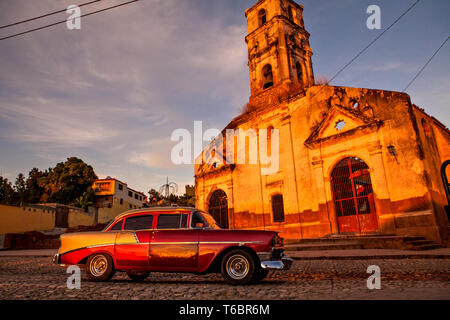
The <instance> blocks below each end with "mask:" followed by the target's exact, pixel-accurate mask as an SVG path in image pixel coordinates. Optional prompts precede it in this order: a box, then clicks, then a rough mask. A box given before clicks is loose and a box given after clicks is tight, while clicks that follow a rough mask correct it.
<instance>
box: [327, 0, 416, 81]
mask: <svg viewBox="0 0 450 320" xmlns="http://www.w3.org/2000/svg"><path fill="white" fill-rule="evenodd" d="M419 1H420V0H417V1H416V2H414V4H413V5H412V6H410V7H409V8H408V10H406V11H405V12H403V13H402V14H401V15H400V16H399V17H398V18H397V19H396V20H395V21H394V22H393V23H392V24H391V25H390V26H389V27H387V28H386V30H384V31H383V32H382V33H380V34H379V35H378V36H377V37H376V38H375V39H373V40H372V41H371V42H370V43H369V44H368V45H367V46H366V47H365V48H364V49H362V50H361V51H360V52H359V53H358V54H357V55H356V56H354V57H353V58H352V59H351V60H350V61H349V62H348V63H347V64H346V65H344V66H343V67H342V68H341V69H340V70H339V71H338V72H337V73H336V74H335V75H334V76H333V77H332V78H331V79H330V81H329V83H331V81H333V80H334V79H335V78H336V77H337V76H338V75H339V74H340V73H341V72H342V71H344V70H345V69H346V68H347V67H348V66H349V65H350V64H352V63H353V61H355V60H356V59H358V58H359V56H361V55H362V54H363V53H364V52H365V51H366V50H367V49H369V47H371V46H372V45H373V44H374V43H375V42H376V41H377V40H378V39H380V38H381V37H382V36H383V35H384V34H385V33H386V32H387V31H389V29H391V28H392V27H393V26H394V25H395V24H396V23H397V22H399V21H400V19H402V18H403V17H404V16H405V15H406V14H407V13H408V12H409V11H411V10H412V8H414V7H415V6H416V5H417V4H418V3H419Z"/></svg>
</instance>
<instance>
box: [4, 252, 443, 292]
mask: <svg viewBox="0 0 450 320" xmlns="http://www.w3.org/2000/svg"><path fill="white" fill-rule="evenodd" d="M369 265H378V266H379V267H380V268H381V289H380V290H369V289H367V286H366V281H367V278H368V277H369V276H370V275H369V274H367V273H366V270H367V267H368V266H369ZM68 276H69V274H67V273H66V269H64V268H61V267H59V266H56V265H53V264H52V263H51V262H50V258H48V257H0V299H89V300H92V299H139V300H140V299H163V300H174V299H233V300H234V299H256V300H259V299H268V300H280V299H282V300H289V299H450V260H449V259H404V260H339V261H338V260H308V261H295V262H294V264H293V266H292V268H291V270H289V271H284V272H280V271H277V272H272V273H271V274H269V276H268V277H267V278H266V279H265V280H264V281H263V282H261V283H260V284H256V285H248V286H230V285H228V284H226V283H225V282H224V281H223V279H222V276H221V275H220V274H209V275H194V274H170V273H153V274H151V275H150V276H149V277H148V278H147V279H146V281H145V282H142V283H134V282H131V281H130V280H129V279H128V277H127V275H126V274H125V273H121V272H118V273H116V275H115V276H114V278H113V279H112V280H111V281H109V282H107V283H92V282H89V281H87V279H86V276H85V274H84V270H82V280H81V289H80V290H77V289H75V290H69V289H67V286H66V281H67V278H68Z"/></svg>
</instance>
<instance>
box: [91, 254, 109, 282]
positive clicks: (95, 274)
mask: <svg viewBox="0 0 450 320" xmlns="http://www.w3.org/2000/svg"><path fill="white" fill-rule="evenodd" d="M114 273H115V269H114V263H113V260H112V258H111V257H110V256H109V255H108V254H105V253H99V254H93V255H91V256H90V257H89V258H88V259H87V262H86V274H87V277H88V278H89V280H91V281H107V280H109V279H111V278H112V276H113V275H114Z"/></svg>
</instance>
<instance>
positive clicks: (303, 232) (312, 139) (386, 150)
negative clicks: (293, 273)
mask: <svg viewBox="0 0 450 320" xmlns="http://www.w3.org/2000/svg"><path fill="white" fill-rule="evenodd" d="M245 16H246V18H247V21H248V35H247V36H246V38H245V40H246V42H247V44H248V56H249V61H248V65H249V74H250V87H251V96H250V98H249V103H248V108H247V110H246V112H245V113H243V114H242V115H240V116H238V117H236V118H234V119H233V120H232V121H231V122H230V123H229V124H228V126H227V127H226V128H225V129H224V130H223V135H222V137H223V138H221V137H218V138H217V139H216V140H214V141H213V142H211V144H210V145H209V146H207V147H206V148H205V149H204V150H203V152H202V155H201V156H200V157H199V158H198V159H196V165H195V195H196V206H197V208H199V209H202V210H205V211H207V212H210V213H211V214H212V215H213V216H214V217H215V218H216V220H217V221H218V222H219V223H220V224H221V225H222V226H223V227H230V228H236V229H266V230H279V231H282V236H284V237H285V238H287V239H302V238H315V237H322V236H326V235H330V234H355V235H363V234H372V233H376V234H397V235H417V236H424V237H427V238H428V239H430V240H435V241H438V242H441V241H443V240H444V239H446V238H448V236H449V221H448V212H446V209H445V207H446V206H447V204H448V202H447V198H446V194H445V190H444V185H443V183H442V179H441V174H440V170H441V167H442V164H443V163H444V162H445V161H446V160H447V159H450V131H449V130H448V129H447V128H446V127H445V126H444V125H443V124H442V123H440V122H439V121H438V120H437V119H435V118H433V117H431V116H429V115H428V114H426V113H425V112H424V110H423V109H421V108H419V107H417V106H415V105H413V104H412V103H411V100H410V97H409V96H408V94H406V93H400V92H393V91H384V90H374V89H363V88H351V87H336V86H330V85H315V79H314V73H313V67H312V63H311V56H312V50H311V48H310V45H309V33H308V32H307V31H306V30H305V26H304V23H303V18H302V16H303V6H301V5H299V4H297V3H295V2H294V1H291V0H260V1H258V2H257V3H256V4H255V5H254V6H253V7H251V8H249V9H247V10H246V12H245ZM229 129H234V130H236V129H241V130H245V132H250V131H251V130H252V129H253V130H256V141H258V142H259V143H256V144H255V145H256V148H257V149H258V150H257V152H256V154H257V155H260V154H261V149H260V143H261V141H264V139H267V143H268V146H269V147H268V148H271V147H270V146H272V141H271V139H272V137H275V136H274V135H273V134H274V133H275V132H277V133H278V136H279V141H280V143H279V166H278V170H277V171H276V172H272V173H270V174H265V173H262V172H263V171H262V170H261V169H263V168H265V166H266V163H262V162H261V161H260V159H261V157H257V161H256V163H250V162H249V161H247V162H245V163H242V164H239V163H236V161H225V159H224V158H225V155H226V154H228V153H229V152H234V153H233V157H235V154H236V153H237V151H238V150H243V151H242V152H244V154H245V156H246V157H245V158H246V159H247V160H248V159H249V157H250V154H251V152H250V151H251V150H250V148H251V147H252V146H251V143H250V142H248V143H246V144H245V145H242V144H241V145H239V144H238V142H236V141H237V140H238V139H237V138H236V137H233V138H232V139H231V138H230V139H227V136H226V131H227V130H229ZM260 129H263V130H264V131H263V132H265V134H264V135H263V136H261V133H260V132H261V131H259V130H260ZM266 133H267V134H266ZM219 138H220V139H219ZM220 140H222V141H220ZM219 141H220V143H219ZM243 141H245V140H243ZM248 141H250V135H249V136H248ZM221 148H223V150H222V149H221ZM231 148H232V149H233V151H230V149H231ZM268 153H269V154H270V153H271V151H269V152H268ZM211 159H214V160H213V161H211ZM233 159H236V158H233ZM444 170H445V169H444ZM447 174H448V171H447Z"/></svg>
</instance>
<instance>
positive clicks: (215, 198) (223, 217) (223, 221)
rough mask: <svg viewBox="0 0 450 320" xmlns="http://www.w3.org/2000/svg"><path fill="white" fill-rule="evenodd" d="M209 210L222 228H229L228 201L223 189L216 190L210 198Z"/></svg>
mask: <svg viewBox="0 0 450 320" xmlns="http://www.w3.org/2000/svg"><path fill="white" fill-rule="evenodd" d="M208 212H209V214H210V215H212V216H213V218H214V219H215V220H216V222H217V223H218V224H219V226H220V227H221V228H224V229H228V201H227V195H226V193H225V192H224V191H223V190H220V189H218V190H216V191H214V192H213V194H212V195H211V197H210V198H209V205H208Z"/></svg>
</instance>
